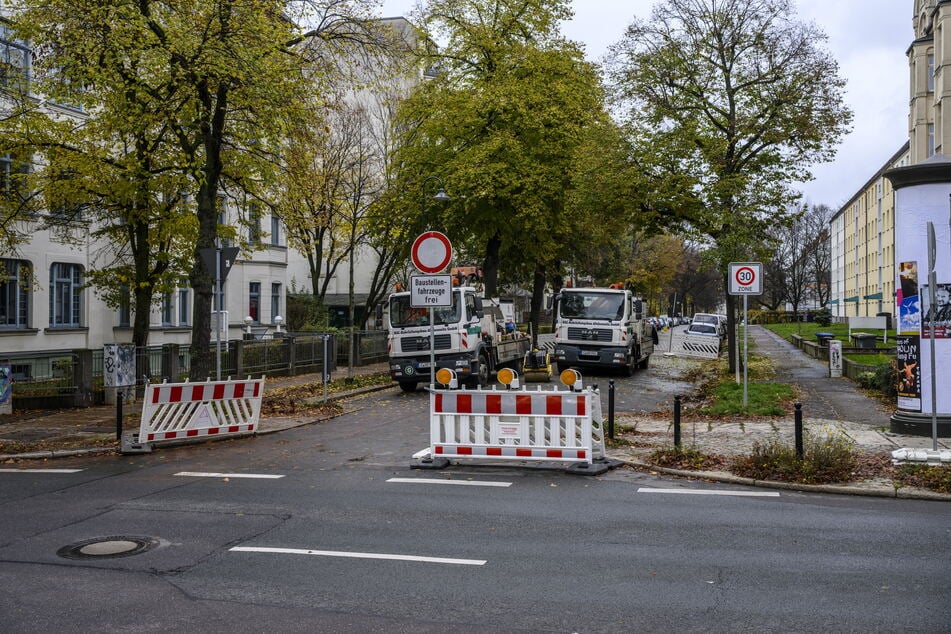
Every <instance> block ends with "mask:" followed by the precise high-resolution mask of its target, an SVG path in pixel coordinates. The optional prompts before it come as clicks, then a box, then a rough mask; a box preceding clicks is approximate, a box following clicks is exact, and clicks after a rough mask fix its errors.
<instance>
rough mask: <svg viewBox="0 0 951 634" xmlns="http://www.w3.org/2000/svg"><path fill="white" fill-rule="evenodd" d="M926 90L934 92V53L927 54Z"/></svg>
mask: <svg viewBox="0 0 951 634" xmlns="http://www.w3.org/2000/svg"><path fill="white" fill-rule="evenodd" d="M928 92H934V53H930V54H929V55H928Z"/></svg>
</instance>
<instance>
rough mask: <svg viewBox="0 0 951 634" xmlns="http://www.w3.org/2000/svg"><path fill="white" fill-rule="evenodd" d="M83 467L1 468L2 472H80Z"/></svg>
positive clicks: (0, 471)
mask: <svg viewBox="0 0 951 634" xmlns="http://www.w3.org/2000/svg"><path fill="white" fill-rule="evenodd" d="M80 471H82V469H0V473H79V472H80Z"/></svg>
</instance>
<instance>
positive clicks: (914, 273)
mask: <svg viewBox="0 0 951 634" xmlns="http://www.w3.org/2000/svg"><path fill="white" fill-rule="evenodd" d="M898 269H899V272H898V282H899V284H898V291H897V292H896V293H895V303H896V305H897V307H898V332H899V334H903V335H917V334H918V333H919V332H921V303H920V302H919V301H918V263H917V262H902V263H901V264H899V266H898Z"/></svg>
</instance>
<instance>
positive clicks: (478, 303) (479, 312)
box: [472, 295, 485, 319]
mask: <svg viewBox="0 0 951 634" xmlns="http://www.w3.org/2000/svg"><path fill="white" fill-rule="evenodd" d="M472 299H474V300H475V314H476V317H478V318H479V319H482V318H483V317H485V309H483V308H482V298H481V297H479V296H478V295H476V296H474V297H473V298H472Z"/></svg>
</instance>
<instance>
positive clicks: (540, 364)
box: [522, 348, 553, 382]
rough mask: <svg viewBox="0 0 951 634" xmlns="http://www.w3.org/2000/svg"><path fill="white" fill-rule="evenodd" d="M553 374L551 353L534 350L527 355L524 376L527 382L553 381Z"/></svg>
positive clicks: (523, 366)
mask: <svg viewBox="0 0 951 634" xmlns="http://www.w3.org/2000/svg"><path fill="white" fill-rule="evenodd" d="M552 374H553V372H552V367H551V352H550V351H548V350H539V349H538V348H533V349H531V350H530V351H528V352H526V353H525V360H524V361H522V376H523V377H524V379H525V381H526V382H530V381H551V377H552Z"/></svg>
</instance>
